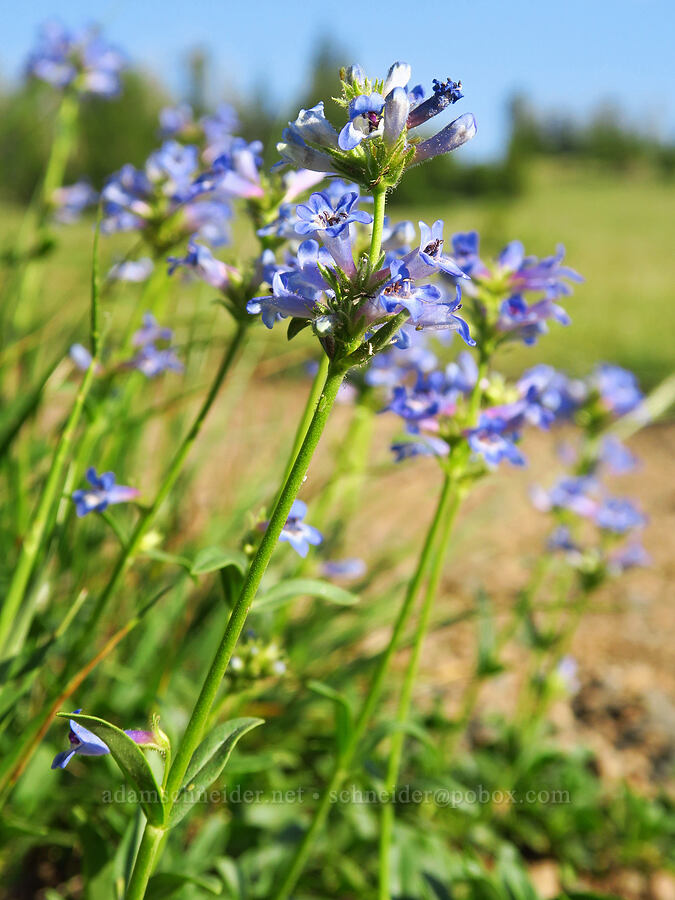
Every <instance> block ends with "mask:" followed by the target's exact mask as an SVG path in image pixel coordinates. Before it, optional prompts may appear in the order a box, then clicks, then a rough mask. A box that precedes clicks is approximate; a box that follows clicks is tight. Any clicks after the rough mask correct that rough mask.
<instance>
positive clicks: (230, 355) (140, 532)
mask: <svg viewBox="0 0 675 900" xmlns="http://www.w3.org/2000/svg"><path fill="white" fill-rule="evenodd" d="M246 332H247V323H240V324H239V325H238V327H237V331H236V332H235V334H234V337H233V339H232V341H231V343H230V345H229V347H228V348H227V350H226V352H225V354H224V356H223V359H222V361H221V363H220V366H219V367H218V371H217V372H216V374H215V377H214V379H213V381H212V383H211V387H210V388H209V392H208V394H207V395H206V397H205V398H204V402H203V403H202V405H201V407H200V409H199V412H198V413H197V415H196V416H195V419H194V421H193V423H192V425H191V427H190V430H189V431H188V433H187V434H186V435H185V437H184V438H183V442H182V443H181V445H180V447H179V448H178V451H177V452H176V455H175V456H174V458H173V460H172V461H171V465H170V466H169V469H168V471H167V473H166V475H165V476H164V479H163V481H162V483H161V485H160V488H159V490H158V491H157V494H156V496H155V499H154V501H153V503H152V505H151V506H150V507H149V508H148V509H146V510H145V512H144V513H143V515H142V516H141V518H140V519H139V520H138V522H137V524H136V527H135V528H134V530H133V532H132V534H131V537H130V538H129V541H128V543H127V544H126V546H125V547H124V548H123V549H122V551H121V552H120V554H119V556H118V557H117V562H116V563H115V568H114V569H113V571H112V574H111V575H110V578H109V579H108V582H107V584H106V586H105V587H104V589H103V591H102V592H101V594H100V595H99V597H98V600H97V602H96V606H95V607H94V609H93V612H92V618H91V622H90V623H89V627H88V634H91V633H93V631H94V630H95V629H96V626H97V624H98V622H99V620H100V618H101V616H102V615H103V613H104V612H105V609H106V606H107V605H108V601H109V599H110V597H111V596H112V595H113V593H114V592H115V590H116V589H117V586H118V585H119V583H120V581H121V580H122V578H123V576H124V573H125V572H126V570H127V568H128V567H129V565H130V564H131V562H132V561H133V558H134V556H135V554H136V552H137V550H138V548H139V546H140V543H141V541H142V540H143V538H144V536H145V534H146V533H147V531H148V529H149V528H150V526H151V525H152V523H153V522H154V521H155V518H156V516H157V513H158V512H159V509H160V507H161V506H162V504H163V503H164V501H165V500H166V498H167V496H168V495H169V492H170V491H171V489H172V487H173V486H174V484H175V483H176V479H177V478H178V476H179V474H180V472H181V469H182V468H183V464H184V463H185V460H186V458H187V455H188V453H189V452H190V450H191V448H192V445H193V444H194V442H195V441H196V439H197V436H198V435H199V432H200V431H201V429H202V425H203V424H204V421H205V419H206V417H207V415H208V413H209V411H210V409H211V407H212V406H213V403H214V401H215V399H216V397H217V395H218V392H219V390H220V386H221V385H222V383H223V381H224V379H225V376H226V375H227V373H228V371H229V370H230V367H231V366H232V363H233V362H234V360H235V359H236V357H237V355H238V353H239V350H240V348H241V345H242V343H243V341H244V338H245V336H246Z"/></svg>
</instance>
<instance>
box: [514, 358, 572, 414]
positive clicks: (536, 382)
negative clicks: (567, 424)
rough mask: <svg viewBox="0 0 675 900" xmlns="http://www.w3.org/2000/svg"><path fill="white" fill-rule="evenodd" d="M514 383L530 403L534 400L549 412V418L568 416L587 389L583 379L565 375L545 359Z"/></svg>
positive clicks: (533, 402)
mask: <svg viewBox="0 0 675 900" xmlns="http://www.w3.org/2000/svg"><path fill="white" fill-rule="evenodd" d="M517 387H518V390H519V391H520V394H521V396H522V397H524V398H527V399H528V401H529V403H531V404H535V403H536V404H538V405H539V406H540V407H542V409H544V410H546V411H548V412H549V413H550V414H551V420H550V421H554V420H555V421H561V420H564V419H567V418H569V417H570V416H571V415H572V413H573V412H574V411H575V410H576V409H578V408H579V406H580V405H581V404H582V403H583V402H584V400H585V399H586V396H587V393H588V392H587V389H586V386H585V384H584V383H583V381H577V380H574V379H571V378H568V377H567V375H565V374H564V373H563V372H559V371H558V370H557V369H554V368H553V366H549V365H546V364H545V363H541V364H539V365H537V366H533V367H532V368H531V369H528V370H527V371H526V372H524V373H523V375H522V376H521V377H520V378H519V379H518V384H517Z"/></svg>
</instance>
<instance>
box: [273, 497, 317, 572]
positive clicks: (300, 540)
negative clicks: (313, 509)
mask: <svg viewBox="0 0 675 900" xmlns="http://www.w3.org/2000/svg"><path fill="white" fill-rule="evenodd" d="M306 515H307V504H306V503H303V502H302V500H295V501H294V502H293V506H292V507H291V511H290V513H289V515H288V518H287V519H286V524H285V525H284V527H283V529H282V531H281V534H280V535H279V540H280V541H284V542H287V543H289V544H290V545H291V547H292V548H293V549H294V550H295V552H296V553H298V554H299V555H300V556H302V557H303V558H304V557H305V556H307V554H308V553H309V547H310V544H311V545H313V546H315V547H316V546H318V545H319V544H320V543H321V542H322V541H323V535H322V534H321V532H320V531H318V530H317V529H316V528H313V527H312V526H311V525H308V524H307V523H306V522H304V521H303V519H304V518H305V516H306Z"/></svg>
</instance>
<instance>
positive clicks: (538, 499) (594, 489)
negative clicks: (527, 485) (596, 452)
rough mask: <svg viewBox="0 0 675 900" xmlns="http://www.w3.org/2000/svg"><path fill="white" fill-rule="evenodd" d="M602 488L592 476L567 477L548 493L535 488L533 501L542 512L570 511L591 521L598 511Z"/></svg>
mask: <svg viewBox="0 0 675 900" xmlns="http://www.w3.org/2000/svg"><path fill="white" fill-rule="evenodd" d="M599 490H600V486H599V484H598V482H597V481H596V480H595V478H592V477H590V476H566V477H564V478H561V479H559V480H558V481H557V482H556V483H555V484H554V485H553V487H552V488H551V489H550V490H549V491H546V490H544V489H543V488H540V487H534V488H533V489H532V491H531V499H532V502H533V504H534V506H535V507H536V508H537V509H539V510H541V512H550V511H551V510H569V511H570V512H573V513H576V515H578V516H581V517H582V518H585V519H591V518H593V516H594V515H595V513H596V511H597V509H598V504H599V501H598V494H599Z"/></svg>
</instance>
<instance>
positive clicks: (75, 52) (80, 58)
mask: <svg viewBox="0 0 675 900" xmlns="http://www.w3.org/2000/svg"><path fill="white" fill-rule="evenodd" d="M124 66H125V60H124V57H123V56H122V54H121V53H120V52H119V51H118V50H116V49H115V48H114V47H112V46H110V45H109V44H107V43H106V42H105V41H104V40H103V39H102V38H101V37H100V36H99V33H98V30H97V29H96V28H86V29H82V30H80V31H72V32H71V31H68V30H67V29H66V28H64V26H63V25H61V24H60V23H59V22H48V23H47V24H45V25H43V26H42V29H41V31H40V36H39V40H38V45H37V47H36V48H35V50H34V51H33V52H32V53H31V54H30V56H29V58H28V62H27V64H26V68H27V71H28V73H29V74H30V75H32V76H33V77H34V78H38V79H40V80H41V81H46V82H47V83H48V84H51V85H52V86H53V87H55V88H58V89H59V90H66V89H67V90H72V91H75V92H76V93H78V94H96V95H98V96H100V97H115V96H116V95H117V94H118V93H119V90H120V72H121V70H122V69H123V68H124Z"/></svg>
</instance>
